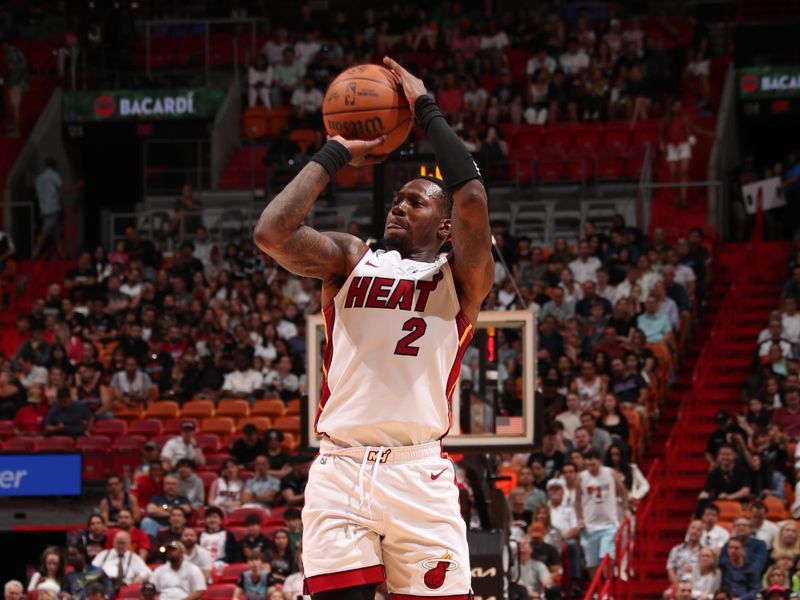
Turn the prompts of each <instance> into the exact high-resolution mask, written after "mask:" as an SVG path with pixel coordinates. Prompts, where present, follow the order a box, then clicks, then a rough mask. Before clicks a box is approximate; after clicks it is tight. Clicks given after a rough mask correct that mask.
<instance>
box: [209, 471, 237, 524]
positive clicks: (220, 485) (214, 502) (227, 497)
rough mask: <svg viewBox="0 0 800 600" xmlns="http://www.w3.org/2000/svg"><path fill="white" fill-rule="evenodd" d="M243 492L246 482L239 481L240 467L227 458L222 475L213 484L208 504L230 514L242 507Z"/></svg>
mask: <svg viewBox="0 0 800 600" xmlns="http://www.w3.org/2000/svg"><path fill="white" fill-rule="evenodd" d="M242 492H244V482H243V481H242V480H241V479H239V465H237V464H236V461H235V460H234V459H232V458H227V459H225V462H224V463H222V474H221V475H220V476H219V477H217V478H216V479H215V480H214V481H212V482H211V487H210V488H209V490H208V504H209V506H217V507H219V508H221V509H222V510H223V511H225V512H228V513H230V512H232V511H234V510H236V509H237V508H239V507H240V506H241V505H242Z"/></svg>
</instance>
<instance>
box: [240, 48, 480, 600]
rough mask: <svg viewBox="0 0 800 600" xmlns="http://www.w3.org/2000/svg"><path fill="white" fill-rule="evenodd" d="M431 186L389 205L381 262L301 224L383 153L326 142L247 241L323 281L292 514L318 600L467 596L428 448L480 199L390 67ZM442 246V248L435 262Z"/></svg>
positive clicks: (411, 188)
mask: <svg viewBox="0 0 800 600" xmlns="http://www.w3.org/2000/svg"><path fill="white" fill-rule="evenodd" d="M384 62H385V64H386V65H387V67H389V68H390V69H391V70H392V72H393V73H394V74H395V76H396V77H397V80H398V82H399V83H401V84H402V87H403V90H404V92H405V95H406V97H407V99H408V102H409V105H410V106H411V107H412V108H413V110H414V113H415V117H416V119H417V121H418V123H419V124H420V125H421V127H422V128H423V130H424V131H425V132H426V135H427V136H428V138H429V139H430V141H431V143H432V145H433V147H434V151H435V154H436V159H437V162H438V164H439V169H440V172H441V173H442V177H443V182H440V181H438V180H435V179H427V178H422V177H421V178H417V179H413V180H411V181H409V182H408V183H406V184H405V185H404V186H403V187H402V188H401V189H400V190H399V191H398V192H397V195H396V196H395V197H394V199H393V200H392V206H391V209H390V210H389V214H388V215H387V217H386V224H385V228H384V240H385V244H386V248H387V249H386V251H377V252H375V251H372V250H371V249H370V248H369V247H367V246H366V245H365V244H364V242H362V241H361V240H359V239H357V238H355V237H353V236H350V235H347V234H344V233H319V232H317V231H314V230H313V229H311V228H310V227H307V226H305V225H303V219H304V218H305V216H306V214H307V213H308V211H309V209H310V208H311V205H312V204H313V202H314V200H315V199H316V198H317V196H318V195H319V193H320V192H321V191H322V190H323V189H324V188H325V186H326V185H327V184H328V182H330V181H332V180H333V178H334V177H335V176H336V172H337V170H338V169H340V168H342V167H344V166H345V165H346V164H348V163H349V164H351V165H354V166H360V165H363V164H368V163H370V162H375V161H379V160H382V159H383V158H384V157H381V156H370V152H371V151H372V150H373V149H374V148H376V147H377V146H378V145H379V144H380V143H382V141H383V138H380V139H378V140H374V141H353V140H345V139H343V138H341V137H339V136H336V137H334V138H332V139H331V140H330V141H329V142H328V143H327V144H326V145H325V146H324V147H323V148H322V149H321V150H320V152H318V153H317V154H316V155H315V157H314V158H313V159H312V162H311V163H310V164H309V165H307V166H306V167H305V168H304V169H303V170H302V171H301V172H300V173H299V174H298V175H297V177H295V178H294V180H293V181H291V182H290V183H289V185H287V186H286V188H285V189H284V190H283V191H282V192H281V193H280V194H278V196H276V197H275V199H274V200H272V202H271V203H270V204H269V205H268V206H267V207H266V208H265V209H264V212H263V213H262V215H261V218H260V219H259V222H258V224H257V225H256V228H255V232H254V236H255V240H256V242H257V244H258V245H259V247H260V248H261V249H262V250H264V251H265V252H266V253H267V254H269V255H270V256H272V257H274V258H275V259H276V260H277V261H278V262H279V263H280V264H281V265H282V266H284V267H285V268H286V269H288V270H290V271H292V272H293V273H296V274H298V275H302V276H306V277H316V278H319V279H321V280H322V300H323V306H324V308H323V316H324V320H325V333H326V339H327V344H326V350H325V357H324V361H323V363H324V367H323V375H324V378H323V384H322V397H321V402H320V406H319V410H318V413H317V418H316V429H317V431H318V432H319V433H320V434H321V435H322V442H321V448H320V454H319V456H318V457H317V458H316V460H315V461H314V463H313V465H312V466H311V472H310V475H309V481H308V485H307V488H306V503H305V507H304V509H303V524H304V530H303V562H304V565H305V577H306V579H305V586H306V592H307V593H310V594H311V595H312V596H313V597H314V598H315V600H361V599H364V600H366V599H369V600H372V599H373V598H374V596H375V589H376V587H377V585H378V584H379V583H382V582H383V581H386V585H387V587H388V590H389V593H390V596H391V597H393V598H402V599H412V598H448V599H451V600H458V599H462V598H463V599H465V600H466V599H469V598H471V597H472V594H471V590H470V568H469V552H468V548H467V541H466V528H465V524H464V521H463V519H462V518H461V516H460V512H459V504H458V490H457V489H456V486H455V469H454V466H453V464H452V462H450V461H449V460H448V459H447V458H446V455H444V454H442V451H441V442H440V440H441V439H442V438H443V437H444V436H445V435H446V434H447V431H448V429H449V427H450V397H451V395H452V393H453V389H454V386H455V383H456V381H457V378H458V375H459V370H460V361H461V357H462V354H463V352H464V350H465V349H466V347H467V345H468V344H469V341H470V338H471V334H472V327H473V324H474V323H475V320H476V319H477V317H478V312H479V310H480V307H481V303H482V302H483V299H484V297H485V296H486V294H487V293H488V291H489V289H490V288H491V286H492V280H493V278H494V264H493V261H492V256H491V233H490V230H489V217H488V211H487V199H486V190H485V189H484V187H483V184H482V182H481V178H480V177H481V176H480V173H479V172H478V169H477V167H476V166H475V163H474V161H473V160H472V157H471V156H470V154H469V153H468V152H467V150H466V149H465V148H464V145H463V144H462V143H461V141H460V140H459V139H458V137H456V135H455V133H454V132H453V130H452V129H451V128H450V126H449V125H448V124H447V121H446V120H445V118H444V117H443V116H442V114H441V112H440V111H439V108H438V107H437V106H436V103H435V102H434V101H433V99H432V98H431V97H430V96H428V95H427V94H426V91H425V85H424V83H423V82H422V81H421V80H420V79H418V78H416V77H414V76H412V75H411V74H410V73H409V72H408V71H406V70H405V69H404V68H402V67H401V66H400V65H398V64H397V63H396V62H394V61H393V60H391V59H388V58H386V59H384ZM448 239H451V241H452V250H451V251H450V252H449V253H446V254H445V253H440V249H441V246H442V245H443V244H444V243H445V241H447V240H448Z"/></svg>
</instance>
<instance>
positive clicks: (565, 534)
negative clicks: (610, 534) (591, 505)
mask: <svg viewBox="0 0 800 600" xmlns="http://www.w3.org/2000/svg"><path fill="white" fill-rule="evenodd" d="M547 508H549V509H550V522H551V523H552V525H553V527H555V528H556V529H558V531H559V533H561V537H562V538H563V539H564V543H565V544H566V545H567V555H568V556H569V564H570V569H571V572H570V573H569V576H570V577H572V578H573V579H577V578H579V577H580V564H581V551H580V548H579V547H578V541H579V536H580V533H581V530H580V528H578V517H577V516H576V515H575V509H574V508H573V507H571V506H567V505H566V503H565V502H564V482H563V480H561V479H551V480H550V481H548V482H547Z"/></svg>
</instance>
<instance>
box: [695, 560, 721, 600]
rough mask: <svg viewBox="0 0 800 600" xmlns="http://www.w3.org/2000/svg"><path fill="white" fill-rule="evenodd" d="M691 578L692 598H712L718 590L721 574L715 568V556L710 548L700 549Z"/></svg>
mask: <svg viewBox="0 0 800 600" xmlns="http://www.w3.org/2000/svg"><path fill="white" fill-rule="evenodd" d="M691 578H692V597H693V598H712V597H713V596H714V594H715V593H716V591H717V590H718V589H719V586H720V584H721V583H722V574H721V573H720V570H719V568H718V567H717V555H716V554H715V553H714V551H713V550H712V549H711V548H701V549H700V554H699V558H698V560H697V564H696V565H695V566H694V568H693V569H692V576H691Z"/></svg>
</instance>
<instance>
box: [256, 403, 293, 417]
mask: <svg viewBox="0 0 800 600" xmlns="http://www.w3.org/2000/svg"><path fill="white" fill-rule="evenodd" d="M285 412H286V405H285V404H284V403H283V400H275V399H266V400H256V401H255V402H254V403H253V406H252V407H251V408H250V416H251V417H270V418H275V417H282V416H283V414H284V413H285Z"/></svg>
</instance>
